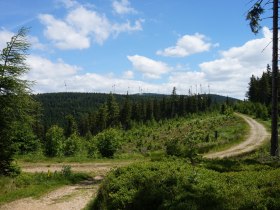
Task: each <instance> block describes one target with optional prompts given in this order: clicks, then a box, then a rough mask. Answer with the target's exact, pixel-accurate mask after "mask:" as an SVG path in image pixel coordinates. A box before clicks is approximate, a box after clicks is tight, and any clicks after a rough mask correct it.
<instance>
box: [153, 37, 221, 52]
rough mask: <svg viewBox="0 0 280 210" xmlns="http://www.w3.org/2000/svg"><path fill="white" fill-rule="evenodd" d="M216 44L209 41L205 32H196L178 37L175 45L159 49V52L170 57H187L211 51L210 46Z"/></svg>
mask: <svg viewBox="0 0 280 210" xmlns="http://www.w3.org/2000/svg"><path fill="white" fill-rule="evenodd" d="M215 45H217V44H215ZM215 45H213V44H211V43H210V42H208V41H207V38H206V37H205V36H204V35H203V34H199V33H195V34H194V35H184V36H183V37H181V38H179V39H178V41H177V43H176V45H175V46H172V47H168V48H166V49H164V50H159V51H157V54H158V55H163V56H170V57H186V56H189V55H192V54H196V53H201V52H205V51H209V50H210V48H211V47H212V46H215Z"/></svg>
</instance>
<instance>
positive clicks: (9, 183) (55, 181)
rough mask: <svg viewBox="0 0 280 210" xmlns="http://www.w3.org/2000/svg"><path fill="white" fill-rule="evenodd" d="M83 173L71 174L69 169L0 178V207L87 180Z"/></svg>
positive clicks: (65, 167)
mask: <svg viewBox="0 0 280 210" xmlns="http://www.w3.org/2000/svg"><path fill="white" fill-rule="evenodd" d="M88 178H89V176H88V175H86V174H83V173H72V171H71V167H69V166H64V167H63V168H62V170H61V171H55V172H50V171H49V172H48V173H43V172H42V173H35V174H30V173H21V174H20V175H19V176H17V177H13V178H12V177H3V176H0V188H1V190H0V205H1V204H4V203H7V202H11V201H13V200H17V199H20V198H26V197H31V196H32V197H39V196H41V195H43V194H44V193H47V192H49V191H51V190H54V189H56V188H58V187H61V186H63V185H68V184H75V183H78V182H80V181H82V180H86V179H88Z"/></svg>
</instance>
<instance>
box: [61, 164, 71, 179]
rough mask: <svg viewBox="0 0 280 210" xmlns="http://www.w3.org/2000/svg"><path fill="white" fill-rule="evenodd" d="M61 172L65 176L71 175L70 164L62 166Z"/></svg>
mask: <svg viewBox="0 0 280 210" xmlns="http://www.w3.org/2000/svg"><path fill="white" fill-rule="evenodd" d="M61 174H62V175H63V176H65V177H70V176H71V175H72V171H71V166H70V165H65V166H62V169H61Z"/></svg>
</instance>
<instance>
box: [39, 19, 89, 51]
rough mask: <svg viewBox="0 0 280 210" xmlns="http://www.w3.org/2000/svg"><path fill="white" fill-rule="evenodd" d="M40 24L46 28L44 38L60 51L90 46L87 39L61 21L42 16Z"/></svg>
mask: <svg viewBox="0 0 280 210" xmlns="http://www.w3.org/2000/svg"><path fill="white" fill-rule="evenodd" d="M39 18H40V20H41V22H42V23H43V24H45V25H46V26H47V27H46V29H45V31H44V34H45V36H46V37H47V38H48V39H50V40H52V41H53V42H54V44H55V46H56V47H58V48H60V49H84V48H88V47H89V46H90V40H89V38H88V37H87V36H86V35H84V34H82V33H79V32H77V31H75V29H74V28H72V27H71V26H69V25H68V24H67V23H65V22H64V21H61V20H57V19H55V18H54V17H53V16H52V15H48V14H44V15H40V16H39Z"/></svg>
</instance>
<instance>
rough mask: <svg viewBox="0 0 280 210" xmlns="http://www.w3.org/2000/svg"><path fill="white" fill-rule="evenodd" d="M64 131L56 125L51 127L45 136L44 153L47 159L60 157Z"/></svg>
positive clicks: (62, 149)
mask: <svg viewBox="0 0 280 210" xmlns="http://www.w3.org/2000/svg"><path fill="white" fill-rule="evenodd" d="M64 142H65V137H64V131H63V129H62V128H60V127H59V126H57V125H53V126H52V127H51V128H50V129H49V130H48V131H47V134H46V145H45V152H46V155H47V156H49V157H55V156H62V155H63V152H64Z"/></svg>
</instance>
